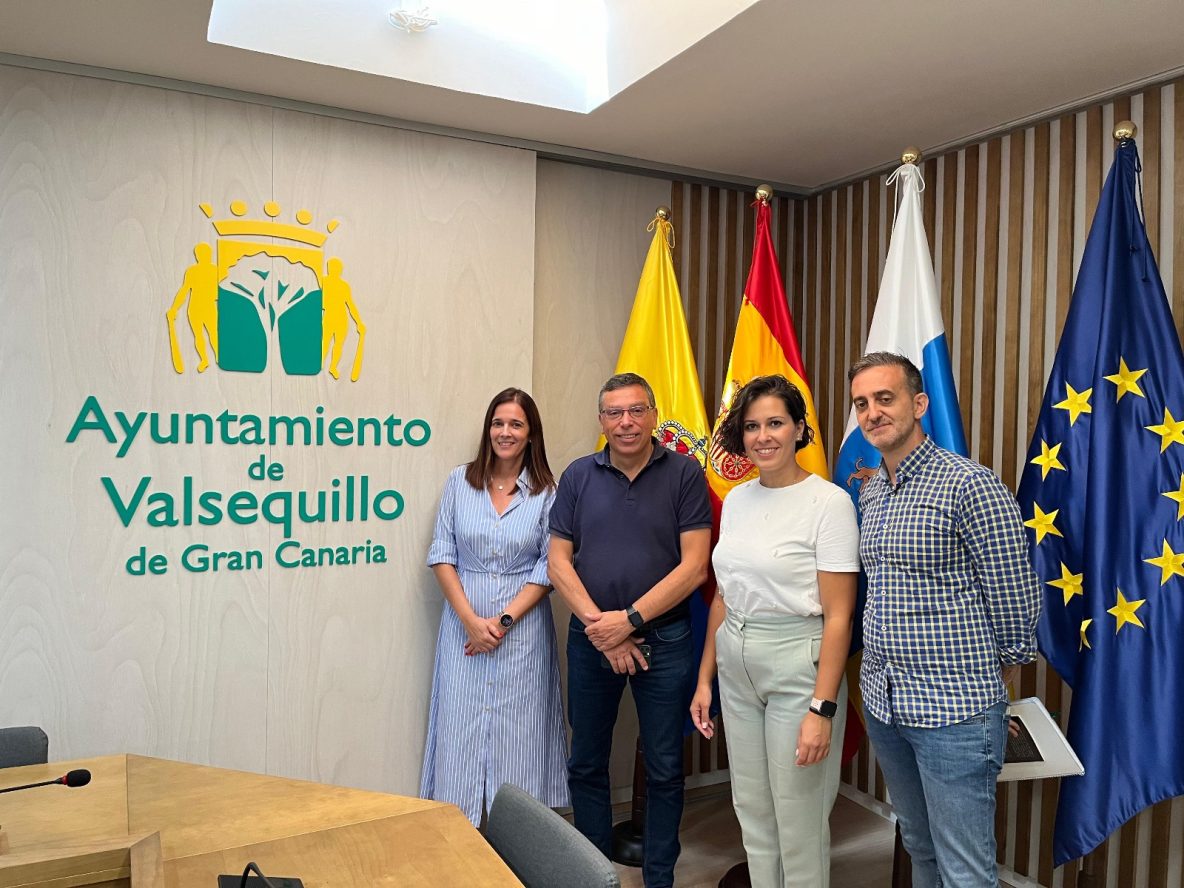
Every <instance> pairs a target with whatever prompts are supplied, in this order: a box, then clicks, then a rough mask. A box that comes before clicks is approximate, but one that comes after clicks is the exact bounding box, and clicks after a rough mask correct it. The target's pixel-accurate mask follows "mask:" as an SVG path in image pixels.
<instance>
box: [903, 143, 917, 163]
mask: <svg viewBox="0 0 1184 888" xmlns="http://www.w3.org/2000/svg"><path fill="white" fill-rule="evenodd" d="M921 157H922V154H921V149H920V148H918V147H917V146H916V145H909V147H908V148H905V149H904V151H902V152H900V162H901V163H911V164H912V165H913V166H916V165H917V164H919V163H920V162H921Z"/></svg>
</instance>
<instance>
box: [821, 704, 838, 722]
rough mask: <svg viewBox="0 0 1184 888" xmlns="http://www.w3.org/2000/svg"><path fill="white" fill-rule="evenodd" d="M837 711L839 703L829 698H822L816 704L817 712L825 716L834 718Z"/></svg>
mask: <svg viewBox="0 0 1184 888" xmlns="http://www.w3.org/2000/svg"><path fill="white" fill-rule="evenodd" d="M838 712H839V704H838V703H835V702H833V701H831V700H823V701H822V702H821V703H820V704H819V706H818V714H819V715H821V716H823V717H825V718H834V717H835V716H836V715H837V714H838Z"/></svg>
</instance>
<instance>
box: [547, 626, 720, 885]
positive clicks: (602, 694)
mask: <svg viewBox="0 0 1184 888" xmlns="http://www.w3.org/2000/svg"><path fill="white" fill-rule="evenodd" d="M644 641H645V643H646V644H648V645H650V647H651V649H652V651H653V654H652V665H651V666H650V668H649V670H648V671H646V672H640V671H639V672H638V673H637V675H628V674H624V675H618V674H617V673H615V672H613V671H612V670H611V669H609V668H608V667H607V665H602V664H603V663H606V661H605V659H604V655H603V654H601V653H600V651H598V650H596V648H595V647H594V646H593V645H592V642H590V641H589V640H588V637H587V636H586V635H585V634H584V625H583V624H582V623H581V622H580V621H579V620H577V619H576V618H575V617H572V620H571V625H570V627H569V629H568V633H567V695H568V702H567V715H568V719H569V720H570V721H571V757H570V758H569V759H568V761H567V782H568V786H569V787H570V789H571V805H572V809H573V811H574V813H575V824H576V828H577V829H579V831H580V832H582V833H583V834H584V835H585V836H587V837H588V839H589V840H590V841H591V842H592V844H594V845H595V846H596V847H597V848H599V849H600V850H601V852H602V853H603V854H604V856H605V857H611V856H612V848H613V836H612V802H611V799H610V796H609V776H608V763H609V753H610V752H611V750H612V740H613V725H615V724H616V721H617V710H618V708H619V707H620V705H621V694H622V693H623V692H624V690H625V685H626V684H628V685H629V686H630V689H631V691H632V692H633V702H634V703H635V704H637V721H638V726H639V729H640V733H641V747H642V754H643V755H644V756H645V783H646V818H645V835H644V838H643V843H644V852H643V853H644V862H643V864H642V877H643V878H644V879H645V884H646V888H668V886H672V885H673V884H674V864H675V861H677V860H678V852H679V843H678V827H679V824H680V822H681V821H682V801H683V761H682V738H683V725H684V722H685V718H686V713H687V707H688V706H690V701H691V694H692V693H693V692H694V679H695V675H696V672H697V667H698V664H697V663H695V662H694V657H693V651H692V647H691V623H690V620H689V619H688V620H680V621H677V622H674V623H671V624H669V625H666V626H662V627H660V628H658V629H651V630H649V631H648V632H647V633H646V636H645V639H644Z"/></svg>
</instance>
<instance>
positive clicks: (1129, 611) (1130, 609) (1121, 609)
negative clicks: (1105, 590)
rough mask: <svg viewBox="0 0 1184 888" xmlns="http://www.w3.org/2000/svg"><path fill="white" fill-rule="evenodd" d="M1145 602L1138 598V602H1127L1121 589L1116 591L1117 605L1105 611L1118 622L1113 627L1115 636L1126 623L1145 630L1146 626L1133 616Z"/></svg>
mask: <svg viewBox="0 0 1184 888" xmlns="http://www.w3.org/2000/svg"><path fill="white" fill-rule="evenodd" d="M1146 600H1147V599H1145V598H1140V599H1139V600H1138V601H1127V600H1126V598H1125V597H1123V594H1122V590H1121V589H1119V590H1118V604H1116V605H1114V607H1112V608H1110V609H1109V610H1108V611H1106V613H1108V614H1113V616H1114V619H1116V620H1117V621H1118V625H1116V626H1115V627H1114V634H1115V635H1117V634H1118V630H1119V629H1121V628H1122V627H1123V626H1125V625H1126V624H1127V623H1133V624H1134V625H1136V626H1138V627H1139V628H1140V629H1146V628H1147V627H1146V626H1144V625H1143V621H1142V620H1140V619H1139V618H1138V617H1137V616H1135V611H1137V610H1138V609H1139V608H1141V607H1142V606H1143V604H1144V603H1145V602H1146Z"/></svg>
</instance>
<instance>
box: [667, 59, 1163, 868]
mask: <svg viewBox="0 0 1184 888" xmlns="http://www.w3.org/2000/svg"><path fill="white" fill-rule="evenodd" d="M1128 116H1129V117H1131V119H1133V120H1134V121H1135V122H1136V123H1137V124H1138V126H1139V138H1138V141H1139V150H1140V153H1141V155H1142V161H1143V194H1144V206H1145V210H1146V215H1147V230H1148V235H1149V237H1150V239H1151V245H1152V248H1153V250H1154V251H1155V255H1156V258H1157V260H1158V263H1159V266H1160V270H1161V273H1162V274H1163V278H1164V284H1165V287H1166V288H1167V291H1168V294H1169V297H1170V299H1171V303H1172V310H1173V314H1174V316H1175V318H1176V323H1177V326H1178V328H1179V329H1180V330H1181V332H1182V333H1184V80H1179V81H1176V82H1174V83H1169V84H1166V85H1163V86H1158V87H1153V88H1149V89H1147V90H1144V91H1143V92H1140V93H1136V94H1133V95H1129V96H1124V97H1121V98H1119V99H1117V100H1115V101H1114V102H1112V103H1109V104H1106V105H1096V106H1093V107H1091V108H1087V109H1085V110H1083V111H1081V112H1078V113H1076V114H1070V115H1065V116H1062V117H1060V118H1057V119H1053V120H1048V121H1044V122H1041V123H1039V124H1036V125H1035V126H1031V127H1027V128H1024V129H1020V130H1016V131H1014V132H1011V133H1009V134H1006V135H1003V136H999V137H995V138H993V139H990V140H988V141H986V142H983V143H980V144H977V145H970V146H968V147H966V148H964V149H961V150H959V151H956V152H951V153H949V154H946V155H943V156H941V157H932V158H926V159H925V160H924V162H923V166H922V171H923V173H924V175H925V180H926V189H925V192H924V194H923V211H924V218H925V226H926V231H927V233H928V235H929V242H930V248H931V250H932V252H933V258H934V265H935V268H936V273H937V276H938V292H939V293H940V296H941V303H942V316H943V318H944V320H945V324H946V331H947V338H948V340H949V342H950V345H951V351H952V358H953V370H954V378H955V380H957V383H958V392H959V398H960V401H961V405H962V411H963V421H964V422H965V424H966V433H967V441H968V442H969V443H970V448H971V455H972V456H973V457H974V458H976V459H978V460H979V461H981V462H983V463H984V464H986V465H989V466H990V467H991V468H993V469H994V470H995V471H996V472H997V473H998V474H999V475H1000V477H1001V478H1003V479H1004V480H1005V481H1006V483H1007V484H1008V485H1009V486H1011V487H1013V488H1014V486H1015V485H1016V483H1017V480H1018V478H1019V476H1020V474H1021V473H1022V471H1023V458H1024V454H1025V453H1026V451H1027V446H1028V436H1029V434H1030V430H1031V428H1032V426H1033V425H1034V423H1035V418H1036V414H1037V412H1038V410H1039V406H1040V400H1041V398H1042V396H1043V392H1044V386H1045V383H1046V381H1047V374H1048V371H1049V368H1050V367H1051V365H1052V359H1053V355H1054V352H1055V348H1056V343H1057V342H1058V340H1059V338H1060V333H1061V329H1062V327H1063V325H1064V321H1065V315H1066V312H1067V311H1068V307H1069V298H1070V295H1071V292H1072V284H1073V279H1074V277H1075V275H1076V272H1077V267H1078V265H1079V263H1080V260H1081V254H1082V251H1083V249H1084V245H1085V243H1084V240H1085V235H1086V233H1087V232H1088V230H1089V225H1090V223H1091V222H1092V220H1093V214H1094V211H1095V209H1096V207H1097V202H1098V196H1099V194H1100V191H1101V186H1102V182H1103V177H1104V175H1105V174H1106V172H1108V169H1109V164H1110V162H1111V160H1112V158H1113V144H1112V141H1111V138H1110V134H1109V130H1110V129H1111V128H1112V125H1113V122H1114V121H1116V120H1122V119H1123V118H1124V117H1128ZM885 183H886V176H884V175H879V176H874V177H871V178H868V179H863V180H860V181H858V182H852V183H849V184H847V185H842V186H839V187H837V188H834V189H832V190H830V191H827V192H824V193H821V194H818V195H814V196H812V197H810V198H808V199H804V200H797V199H788V198H784V197H777V198H776V199H775V200H774V202H773V230H772V234H773V243H774V245H775V247H776V249H777V252H778V257H779V260H780V262H781V266H782V275H783V277H784V279H785V282H786V290H787V298H788V302H789V309H790V313H791V315H792V317H793V320H794V325H795V327H796V329H797V331H798V337H799V340H800V344H801V347H802V354H803V358H804V360H805V362H806V373H807V376H808V379H809V381H810V383H811V386H812V388H813V392H814V396H815V400H816V403H817V406H818V412H819V422H820V426H821V428H820V430H819V431H820V433H821V434H822V437H823V440H824V442H825V443H826V446H827V448H828V452H829V453H830V455H831V458H832V460H833V458H834V456H835V454H836V453H837V452H838V444H839V442H840V440H841V438H842V434H843V430H844V427H845V425H846V419H847V414H848V404H847V401H846V398H845V391H846V383H845V381H844V379H845V377H844V374H845V371H846V367H847V366H848V365H849V364H850V362H851V361H852V360H853V359H854V358H855V357H856V356H857V355H858V354H859V352H860V351H861V349H862V347H863V344H864V343H865V341H866V339H867V330H868V325H869V323H870V321H871V317H872V313H873V311H874V309H875V300H876V293H877V289H878V286H879V279H880V271H881V269H882V267H883V262H884V256H885V253H886V250H887V245H888V236H889V233H890V229H891V224H892V208H893V203H892V202H893V200H894V194H893V192H892V191H890V190H889V189H888V188H887V186H886V184H885ZM752 199H753V196H752V194H751V192H750V191H741V190H736V189H727V188H714V187H708V186H703V185H695V184H689V183H681V182H675V183H674V184H673V193H672V196H671V206H672V207H673V210H674V220H673V221H674V223H675V227H676V231H677V234H678V246H677V247H676V260H675V261H676V268H677V269H678V272H679V280H680V285H681V287H682V294H683V300H684V302H685V304H686V308H687V317H688V321H689V323H690V324H691V339H692V342H693V343H694V346H695V349H696V357H697V360H698V366H699V370H700V374H701V375H702V377H703V379H702V381H703V393H704V398H705V400H706V402H707V405H708V415H709V417H712V418H714V416H715V414H716V412H717V411H718V407H719V399H720V392H721V389H722V385H723V377H724V372H725V370H726V367H727V362H728V356H729V354H730V352H731V347H732V338H733V334H734V328H735V319H736V314H737V312H738V310H739V299H740V294H741V293H742V292H743V286H744V277H745V276H746V274H747V271H748V265H749V262H750V259H751V255H752V232H753V210H752V209H751V206H750V205H751V203H752ZM1016 690H1017V691H1018V692H1019V693H1021V694H1023V695H1029V694H1033V693H1036V694H1039V695H1040V696H1041V697H1042V698H1043V699H1044V700H1045V701H1046V703H1047V704H1048V706H1049V709H1050V710H1051V711H1054V712H1056V713H1059V717H1060V718H1061V719H1062V721H1063V722H1064V721H1065V720H1066V718H1067V714H1068V706H1069V702H1070V692H1069V689H1068V688H1067V687H1065V686H1064V685H1063V684H1062V682H1061V681H1060V679H1059V678H1058V677H1057V676H1056V674H1055V673H1054V672H1052V671H1051V670H1050V669H1048V668H1047V666H1046V664H1045V663H1044V662H1043V661H1041V662H1040V663H1038V664H1033V665H1032V666H1029V667H1025V669H1024V670H1023V672H1022V675H1021V678H1020V687H1019V688H1017V689H1016ZM698 742H699V741H698V740H696V741H695V743H696V744H698ZM716 745H717V746H718V744H716ZM707 747H708V745H707V744H703V745H702V747H701V748H700V747H699V746H696V749H697V750H698V752H697V754H696V755H695V756H693V757H694V759H695V760H696V765H697V769H696V770H698V771H699V772H704V771H710V770H712V766H713V765H714V767H715V768H717V769H718V768H723V767H726V756H723V757H721V755H720V751H719V750H713V749H709V748H707ZM843 778H844V780H845V781H846V782H847V783H849V784H850V785H852V786H853V787H855V788H857V789H859V790H861V791H863V792H866V793H868V794H870V795H873V796H875V797H876V798H877V799H879V800H881V801H884V800H886V798H887V797H886V794H885V786H884V780H883V775H882V774H881V773H880V769H879V767H878V765H877V764H876V762H875V757H874V755H873V753H872V751H871V750H870V749H869V748H868V747H867V744H866V741H865V743H864V746H863V748H862V749H861V750H860V753H859V755H858V756H857V758H856V759H855V760H854V761H853V762H852V763H851V764H849V765H848V766H847V767H846V768H845V769H844V773H843ZM1057 788H1058V787H1057V781H1055V780H1046V781H1042V782H1040V783H1023V784H1013V785H1011V786H1007V787H1003V788H1001V792H1000V816H999V823H998V831H999V860H1000V862H1001V864H1002V865H1003V866H1005V867H1007V868H1008V869H1010V870H1012V871H1013V872H1016V873H1019V874H1020V875H1023V876H1026V877H1027V878H1028V879H1031V880H1032V881H1034V882H1038V883H1039V884H1041V885H1045V886H1050V888H1127V886H1147V888H1184V798H1180V799H1175V800H1170V801H1167V802H1163V803H1161V804H1159V805H1156V806H1155V807H1154V808H1151V809H1149V810H1147V811H1145V812H1143V813H1142V814H1140V815H1139V816H1138V817H1137V818H1135V819H1134V820H1132V821H1131V823H1129V824H1128V825H1126V826H1125V827H1123V828H1122V829H1120V830H1118V831H1117V832H1116V833H1115V834H1114V835H1113V836H1111V837H1110V839H1109V841H1108V842H1107V844H1106V845H1105V846H1103V847H1102V848H1100V849H1099V850H1098V851H1097V852H1095V853H1093V854H1091V855H1089V856H1087V857H1086V858H1084V859H1083V860H1081V861H1073V862H1072V863H1070V864H1068V865H1066V866H1063V867H1060V868H1058V869H1056V870H1054V869H1053V866H1052V850H1051V832H1052V824H1053V819H1054V815H1055V812H1056V800H1057Z"/></svg>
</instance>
